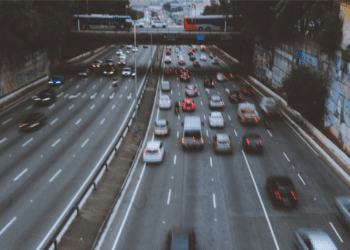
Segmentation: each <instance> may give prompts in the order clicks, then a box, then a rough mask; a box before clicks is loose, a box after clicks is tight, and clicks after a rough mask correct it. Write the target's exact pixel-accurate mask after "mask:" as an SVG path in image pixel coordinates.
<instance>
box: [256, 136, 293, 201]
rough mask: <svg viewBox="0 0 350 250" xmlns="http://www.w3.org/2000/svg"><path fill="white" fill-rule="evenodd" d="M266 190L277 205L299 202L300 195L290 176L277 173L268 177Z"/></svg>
mask: <svg viewBox="0 0 350 250" xmlns="http://www.w3.org/2000/svg"><path fill="white" fill-rule="evenodd" d="M259 144H260V142H259ZM266 191H267V194H268V195H269V196H270V199H271V201H272V203H274V204H275V205H281V206H285V207H292V206H293V207H294V206H296V205H297V203H298V196H297V193H296V191H295V188H294V185H293V182H292V180H291V179H290V178H289V177H288V176H277V175H276V176H269V177H267V178H266Z"/></svg>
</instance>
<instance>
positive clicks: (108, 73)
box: [103, 66, 115, 76]
mask: <svg viewBox="0 0 350 250" xmlns="http://www.w3.org/2000/svg"><path fill="white" fill-rule="evenodd" d="M114 73H115V70H114V68H113V67H112V66H105V67H103V75H105V76H111V75H114Z"/></svg>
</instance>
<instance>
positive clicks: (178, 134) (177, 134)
mask: <svg viewBox="0 0 350 250" xmlns="http://www.w3.org/2000/svg"><path fill="white" fill-rule="evenodd" d="M176 136H177V138H179V131H177V135H176ZM5 139H6V138H5Z"/></svg>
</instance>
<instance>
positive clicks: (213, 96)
mask: <svg viewBox="0 0 350 250" xmlns="http://www.w3.org/2000/svg"><path fill="white" fill-rule="evenodd" d="M210 98H211V99H212V100H214V101H215V100H216V99H217V100H219V99H220V100H221V97H220V96H218V95H212V96H210Z"/></svg>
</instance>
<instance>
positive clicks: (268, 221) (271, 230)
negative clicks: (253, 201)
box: [242, 150, 280, 250]
mask: <svg viewBox="0 0 350 250" xmlns="http://www.w3.org/2000/svg"><path fill="white" fill-rule="evenodd" d="M242 154H243V156H244V159H245V163H246V164H247V167H248V170H249V173H250V177H251V178H252V180H253V183H254V187H255V191H256V193H257V194H258V197H259V200H260V204H261V206H262V209H263V210H264V214H265V218H266V221H267V224H268V225H269V228H270V232H271V235H272V238H273V241H274V242H275V246H276V249H277V250H279V249H280V248H279V246H278V243H277V240H276V236H275V233H274V232H273V229H272V226H271V223H270V219H269V216H268V215H267V212H266V209H265V206H264V203H263V201H262V199H261V196H260V192H259V189H258V186H257V185H256V182H255V179H254V176H253V173H252V170H251V169H250V166H249V163H248V160H247V157H246V156H245V154H244V151H243V150H242Z"/></svg>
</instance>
